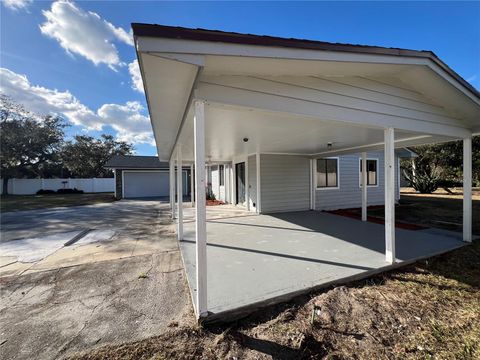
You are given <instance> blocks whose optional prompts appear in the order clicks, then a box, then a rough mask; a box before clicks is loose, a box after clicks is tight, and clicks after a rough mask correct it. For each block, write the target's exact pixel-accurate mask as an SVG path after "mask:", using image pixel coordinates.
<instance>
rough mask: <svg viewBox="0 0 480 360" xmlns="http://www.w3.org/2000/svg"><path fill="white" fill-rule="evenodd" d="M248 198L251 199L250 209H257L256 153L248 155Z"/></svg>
mask: <svg viewBox="0 0 480 360" xmlns="http://www.w3.org/2000/svg"><path fill="white" fill-rule="evenodd" d="M260 162H261V160H260ZM248 198H249V201H250V210H251V211H256V210H257V158H256V156H255V155H253V156H249V157H248Z"/></svg>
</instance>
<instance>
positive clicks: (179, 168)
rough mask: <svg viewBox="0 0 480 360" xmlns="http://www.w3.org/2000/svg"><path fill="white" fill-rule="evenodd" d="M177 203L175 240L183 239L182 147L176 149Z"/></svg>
mask: <svg viewBox="0 0 480 360" xmlns="http://www.w3.org/2000/svg"><path fill="white" fill-rule="evenodd" d="M177 203H178V208H177V212H178V221H177V238H178V240H179V241H180V240H182V239H183V170H182V146H181V145H179V146H178V148H177Z"/></svg>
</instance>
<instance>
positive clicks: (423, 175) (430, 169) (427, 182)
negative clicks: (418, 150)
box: [403, 158, 440, 194]
mask: <svg viewBox="0 0 480 360" xmlns="http://www.w3.org/2000/svg"><path fill="white" fill-rule="evenodd" d="M415 167H416V169H415V175H414V173H413V171H412V168H411V167H410V168H405V169H404V170H403V174H404V176H405V179H407V181H408V183H409V184H410V186H411V187H413V188H414V189H415V190H417V191H418V192H420V193H421V194H431V193H432V192H434V191H435V190H437V189H438V186H439V183H440V172H439V169H438V168H437V167H436V166H435V165H431V164H430V163H428V162H427V161H422V160H421V159H419V158H416V159H415Z"/></svg>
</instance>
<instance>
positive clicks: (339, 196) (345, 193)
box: [315, 152, 398, 210]
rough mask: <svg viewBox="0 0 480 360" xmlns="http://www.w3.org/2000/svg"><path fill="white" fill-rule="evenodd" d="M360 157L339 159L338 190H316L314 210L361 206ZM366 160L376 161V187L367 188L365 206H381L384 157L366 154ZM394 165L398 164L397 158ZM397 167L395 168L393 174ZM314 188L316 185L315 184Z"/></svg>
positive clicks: (396, 184) (357, 155) (352, 156)
mask: <svg viewBox="0 0 480 360" xmlns="http://www.w3.org/2000/svg"><path fill="white" fill-rule="evenodd" d="M361 157H362V155H361V154H354V155H346V156H340V157H339V163H338V164H339V185H340V186H339V188H338V189H328V188H325V189H317V190H316V191H315V209H316V210H336V209H348V208H358V207H361V206H362V189H361V187H360V168H359V166H360V165H359V163H360V160H359V159H361ZM367 158H368V159H378V164H377V176H378V180H377V183H378V185H376V186H369V187H368V189H367V199H368V200H367V204H368V206H372V205H383V204H384V197H385V190H384V189H385V187H384V156H383V152H374V153H367ZM395 158H396V164H397V163H398V157H395ZM397 171H398V167H396V168H395V172H397ZM315 186H316V184H315ZM395 190H396V191H395V196H396V199H397V200H398V176H395Z"/></svg>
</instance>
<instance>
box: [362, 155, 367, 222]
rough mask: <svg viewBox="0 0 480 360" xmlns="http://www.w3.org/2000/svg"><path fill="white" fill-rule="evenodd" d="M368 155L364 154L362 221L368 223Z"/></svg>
mask: <svg viewBox="0 0 480 360" xmlns="http://www.w3.org/2000/svg"><path fill="white" fill-rule="evenodd" d="M367 170H368V169H367V153H366V152H362V221H367V175H368V171H367Z"/></svg>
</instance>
